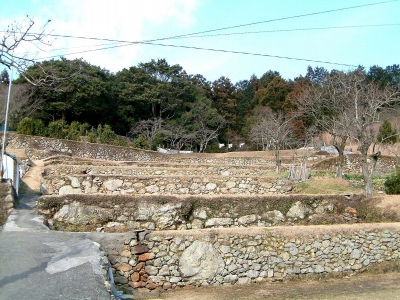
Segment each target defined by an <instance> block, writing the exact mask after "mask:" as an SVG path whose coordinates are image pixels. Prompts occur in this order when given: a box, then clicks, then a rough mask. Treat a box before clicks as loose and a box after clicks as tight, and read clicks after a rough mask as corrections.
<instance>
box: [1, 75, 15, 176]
mask: <svg viewBox="0 0 400 300" xmlns="http://www.w3.org/2000/svg"><path fill="white" fill-rule="evenodd" d="M13 70H14V69H13V67H11V76H10V77H9V78H10V80H9V83H8V93H7V104H6V117H5V119H4V128H3V142H2V145H1V161H0V172H1V179H3V175H4V171H3V161H4V153H5V148H6V146H5V145H6V132H7V121H8V107H9V105H10V95H11V82H12V78H13Z"/></svg>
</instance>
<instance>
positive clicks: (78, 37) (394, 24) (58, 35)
mask: <svg viewBox="0 0 400 300" xmlns="http://www.w3.org/2000/svg"><path fill="white" fill-rule="evenodd" d="M385 26H400V23H389V24H365V25H346V26H328V27H310V28H292V29H273V30H259V31H245V32H231V33H218V34H206V35H193V36H184V37H181V38H183V39H189V38H201V37H213V36H229V35H245V34H259V33H274V32H293V31H313V30H328V29H349V28H367V27H385ZM0 32H2V31H0ZM35 34H36V33H31V34H27V35H28V36H30V35H35ZM47 36H53V37H63V38H75V39H85V40H96V41H108V42H113V44H115V43H130V44H142V43H144V42H140V41H139V42H132V41H126V40H114V39H103V38H94V37H81V36H72V35H61V34H47ZM174 39H179V37H176V38H174ZM153 41H156V40H151V41H149V42H153ZM105 45H106V44H105ZM95 46H101V45H95ZM80 47H82V48H83V47H91V46H79V47H74V48H80ZM63 49H68V48H60V49H54V50H50V51H57V50H63Z"/></svg>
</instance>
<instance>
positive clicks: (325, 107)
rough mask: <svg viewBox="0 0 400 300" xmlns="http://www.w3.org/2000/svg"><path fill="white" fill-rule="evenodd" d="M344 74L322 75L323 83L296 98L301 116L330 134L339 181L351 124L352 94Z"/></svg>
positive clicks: (311, 87) (315, 85) (313, 86)
mask: <svg viewBox="0 0 400 300" xmlns="http://www.w3.org/2000/svg"><path fill="white" fill-rule="evenodd" d="M343 74H344V73H341V72H334V73H332V74H331V75H329V74H328V73H325V76H324V80H321V81H320V82H319V83H317V84H313V85H311V86H310V87H308V88H307V89H305V90H304V92H303V93H301V94H299V95H298V97H297V107H298V110H299V112H300V114H302V115H306V116H309V117H311V118H313V120H314V121H315V125H316V126H317V127H318V128H319V129H320V130H321V131H325V132H328V133H329V134H330V135H331V137H332V146H333V147H335V149H336V150H337V151H338V154H339V161H338V166H337V172H336V177H338V178H341V177H342V176H343V165H344V150H345V147H346V143H347V141H348V139H349V137H350V135H351V134H350V131H349V129H350V128H351V127H352V122H353V115H352V114H351V113H349V111H348V110H349V109H348V104H349V102H351V93H350V91H349V90H348V88H346V87H345V86H344V85H343V79H342V77H343Z"/></svg>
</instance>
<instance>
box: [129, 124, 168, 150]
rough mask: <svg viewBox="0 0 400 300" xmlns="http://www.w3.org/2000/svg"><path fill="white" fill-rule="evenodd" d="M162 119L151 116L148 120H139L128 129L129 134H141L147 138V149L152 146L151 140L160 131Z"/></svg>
mask: <svg viewBox="0 0 400 300" xmlns="http://www.w3.org/2000/svg"><path fill="white" fill-rule="evenodd" d="M163 123H164V120H163V119H161V118H152V119H148V120H141V121H139V122H137V123H136V124H135V126H134V127H132V129H131V130H130V131H129V134H133V135H141V136H143V137H144V138H145V139H146V140H147V144H148V146H149V149H151V148H152V146H153V141H154V139H155V137H156V135H157V134H158V133H159V132H160V130H161V126H162V124H163Z"/></svg>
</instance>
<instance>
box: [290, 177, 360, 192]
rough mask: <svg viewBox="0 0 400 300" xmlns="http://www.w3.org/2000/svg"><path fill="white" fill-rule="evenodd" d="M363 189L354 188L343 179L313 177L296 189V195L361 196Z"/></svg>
mask: <svg viewBox="0 0 400 300" xmlns="http://www.w3.org/2000/svg"><path fill="white" fill-rule="evenodd" d="M361 193H363V189H362V188H357V187H353V186H351V185H350V183H349V182H348V181H347V180H344V179H341V178H327V177H323V178H319V177H313V178H311V179H310V180H307V181H305V182H302V183H300V184H299V185H298V186H297V187H296V188H295V194H313V195H317V194H331V195H341V194H361Z"/></svg>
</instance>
